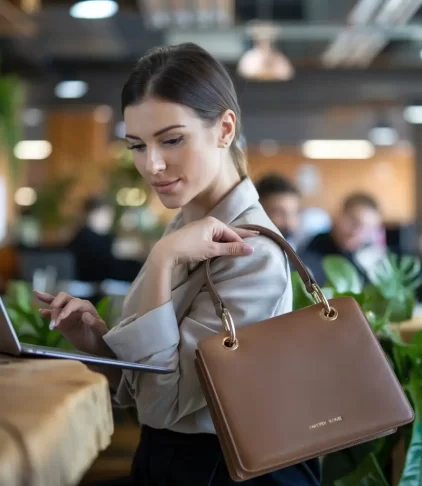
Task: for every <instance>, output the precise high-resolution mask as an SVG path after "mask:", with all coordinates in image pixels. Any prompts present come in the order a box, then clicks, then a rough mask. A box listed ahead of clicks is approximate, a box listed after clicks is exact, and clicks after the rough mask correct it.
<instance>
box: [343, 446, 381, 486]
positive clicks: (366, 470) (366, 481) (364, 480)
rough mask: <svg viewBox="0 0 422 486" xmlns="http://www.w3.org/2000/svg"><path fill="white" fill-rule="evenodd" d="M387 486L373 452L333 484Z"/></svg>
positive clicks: (344, 485)
mask: <svg viewBox="0 0 422 486" xmlns="http://www.w3.org/2000/svg"><path fill="white" fill-rule="evenodd" d="M357 485H359V486H389V484H388V481H387V479H386V478H385V476H384V473H383V472H382V469H381V467H380V465H379V464H378V461H377V458H376V457H375V454H374V453H373V452H371V453H369V454H368V455H367V456H366V457H365V459H364V460H363V461H362V462H361V463H360V464H359V466H358V467H357V468H356V469H354V470H353V471H352V472H351V473H350V474H348V475H347V476H345V477H343V478H341V479H338V480H337V481H335V482H334V486H357Z"/></svg>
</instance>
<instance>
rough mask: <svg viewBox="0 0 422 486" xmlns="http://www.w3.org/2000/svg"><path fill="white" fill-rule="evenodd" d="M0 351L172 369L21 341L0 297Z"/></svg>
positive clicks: (164, 371)
mask: <svg viewBox="0 0 422 486" xmlns="http://www.w3.org/2000/svg"><path fill="white" fill-rule="evenodd" d="M0 353H5V354H10V355H12V356H28V357H44V358H62V359H74V360H77V361H82V363H91V364H96V365H107V366H114V367H115V368H121V369H127V370H135V371H146V372H150V373H159V374H168V373H173V372H174V370H173V369H170V368H163V367H160V366H151V365H146V364H139V363H132V362H129V361H120V360H118V359H113V358H103V357H101V356H95V355H93V354H87V353H82V352H81V351H65V350H61V349H56V348H52V347H47V346H37V345H34V344H25V343H21V342H20V341H19V339H18V336H17V334H16V332H15V329H14V327H13V325H12V322H11V320H10V317H9V315H8V313H7V310H6V307H5V305H4V303H3V301H2V299H1V298H0Z"/></svg>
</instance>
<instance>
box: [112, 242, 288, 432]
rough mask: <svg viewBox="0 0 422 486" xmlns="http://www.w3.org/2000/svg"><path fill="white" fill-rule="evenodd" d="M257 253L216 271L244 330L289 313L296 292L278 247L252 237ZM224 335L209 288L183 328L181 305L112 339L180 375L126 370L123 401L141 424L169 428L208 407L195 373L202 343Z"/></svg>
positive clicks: (217, 265) (137, 358) (123, 328)
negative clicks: (178, 316)
mask: <svg viewBox="0 0 422 486" xmlns="http://www.w3.org/2000/svg"><path fill="white" fill-rule="evenodd" d="M251 243H252V245H253V246H254V249H255V251H254V253H253V254H251V255H248V256H243V257H220V258H218V259H216V260H215V261H214V262H213V263H212V265H211V274H212V279H213V282H214V284H215V287H216V289H217V291H218V292H219V294H220V295H221V296H222V297H223V299H224V300H225V302H226V304H227V307H228V308H229V310H230V312H231V315H232V317H233V320H234V322H235V324H236V326H239V327H241V326H246V325H248V324H251V323H254V322H259V321H261V320H264V319H268V318H270V317H273V316H275V315H279V314H283V313H285V312H289V311H290V310H291V306H292V292H291V284H290V276H289V270H288V264H287V259H286V257H285V255H284V253H283V252H282V251H281V250H280V248H279V247H278V246H277V245H276V244H275V243H273V242H272V241H271V240H269V239H267V238H265V237H262V236H257V237H254V238H251ZM221 330H222V324H221V320H220V319H219V317H218V316H217V314H216V310H215V306H214V304H213V302H212V300H211V298H210V295H209V293H208V291H207V290H206V288H205V287H203V288H202V290H201V291H200V292H199V294H198V295H197V296H196V298H195V299H194V301H193V304H192V306H191V307H190V310H189V313H188V315H187V316H186V317H185V318H184V319H183V321H182V322H181V323H180V326H179V325H178V323H177V319H176V314H175V310H174V307H173V302H172V301H171V300H170V301H169V302H167V303H165V304H163V305H161V306H160V307H157V308H156V309H154V310H152V311H150V312H148V313H146V314H145V315H143V316H142V317H138V318H137V317H136V316H132V318H129V319H127V320H126V321H125V322H122V323H120V324H119V325H118V326H116V327H115V328H113V329H112V330H111V331H109V332H108V333H107V334H106V335H105V336H104V340H105V341H106V343H107V344H108V345H109V346H110V348H111V349H112V350H113V351H114V353H115V354H116V356H117V357H118V358H119V359H122V360H126V361H134V362H137V363H144V364H148V365H155V366H162V367H166V368H172V369H174V370H175V371H174V373H171V374H167V375H162V374H155V373H146V372H134V371H129V370H124V371H123V378H122V382H121V383H120V386H119V390H118V392H117V395H116V398H117V400H118V401H119V402H120V403H121V404H125V403H126V401H127V396H128V393H127V392H129V395H130V396H131V398H132V400H134V401H135V402H136V407H137V409H138V416H139V420H140V422H141V423H143V424H146V425H149V426H151V427H154V428H169V427H171V426H172V425H174V424H175V423H177V422H178V421H179V420H180V419H181V418H182V417H184V416H186V415H189V414H191V413H193V412H195V411H197V410H198V409H200V408H203V407H204V406H205V405H206V402H205V398H204V396H203V394H202V390H201V386H200V384H199V381H198V378H197V376H196V371H195V367H194V359H195V350H196V348H197V343H198V342H199V341H200V340H201V339H203V338H205V337H206V336H208V335H210V334H212V333H217V332H220V331H221Z"/></svg>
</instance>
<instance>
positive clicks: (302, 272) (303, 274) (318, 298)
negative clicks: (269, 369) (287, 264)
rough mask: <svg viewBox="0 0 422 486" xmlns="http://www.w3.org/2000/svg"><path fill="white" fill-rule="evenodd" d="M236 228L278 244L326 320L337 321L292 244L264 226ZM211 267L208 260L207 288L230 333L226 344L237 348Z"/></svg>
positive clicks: (206, 263)
mask: <svg viewBox="0 0 422 486" xmlns="http://www.w3.org/2000/svg"><path fill="white" fill-rule="evenodd" d="M236 228H243V229H247V230H253V231H259V234H261V235H264V236H267V237H268V238H270V239H272V240H273V241H274V242H275V243H277V244H278V245H279V246H280V247H281V248H282V250H284V251H285V253H286V254H287V256H288V258H289V260H290V261H291V262H292V264H293V266H294V268H295V270H297V272H298V274H299V276H300V278H301V280H302V282H303V283H304V285H305V288H306V290H307V292H308V293H309V294H310V295H311V296H312V298H313V299H314V301H315V302H316V303H317V304H319V303H321V304H322V305H323V307H324V309H323V312H324V316H325V318H328V319H335V318H336V317H337V311H336V310H335V309H334V308H332V307H331V306H330V304H329V303H328V300H327V299H326V297H325V295H324V294H323V293H322V290H321V288H320V287H319V285H318V284H317V283H316V281H315V280H314V278H313V277H312V275H311V274H310V273H309V271H308V269H307V268H306V267H305V264H304V263H303V262H302V260H301V259H300V257H299V255H298V254H297V253H296V252H295V250H293V248H292V247H291V246H290V244H289V243H288V242H287V241H286V240H285V238H283V237H282V236H280V235H278V234H277V233H275V232H274V231H272V230H270V229H268V228H265V227H264V226H259V225H256V224H243V225H239V226H236ZM210 265H211V260H207V261H206V262H205V284H206V286H207V289H208V292H209V293H210V295H211V299H212V301H213V303H214V305H215V308H216V312H217V315H218V316H219V317H220V319H221V320H222V322H223V327H224V329H225V330H226V331H227V332H229V333H230V338H225V339H226V340H225V341H224V344H225V345H226V346H227V347H229V348H231V349H236V348H237V338H236V329H235V326H234V323H233V319H232V317H231V315H230V312H229V309H228V308H227V305H226V303H225V302H224V299H223V298H222V297H221V296H220V294H219V293H218V291H217V289H216V288H215V286H214V283H213V281H212V278H211V272H210Z"/></svg>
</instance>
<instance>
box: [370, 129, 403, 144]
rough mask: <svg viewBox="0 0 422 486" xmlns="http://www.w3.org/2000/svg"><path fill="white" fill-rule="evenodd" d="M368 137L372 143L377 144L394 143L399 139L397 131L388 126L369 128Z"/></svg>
mask: <svg viewBox="0 0 422 486" xmlns="http://www.w3.org/2000/svg"><path fill="white" fill-rule="evenodd" d="M368 138H369V140H370V141H371V142H372V143H373V144H374V145H379V146H389V145H394V144H396V143H397V142H398V141H399V135H398V133H397V131H396V130H395V129H394V128H392V127H388V126H385V127H383V126H378V127H374V128H372V129H371V130H369V134H368Z"/></svg>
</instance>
